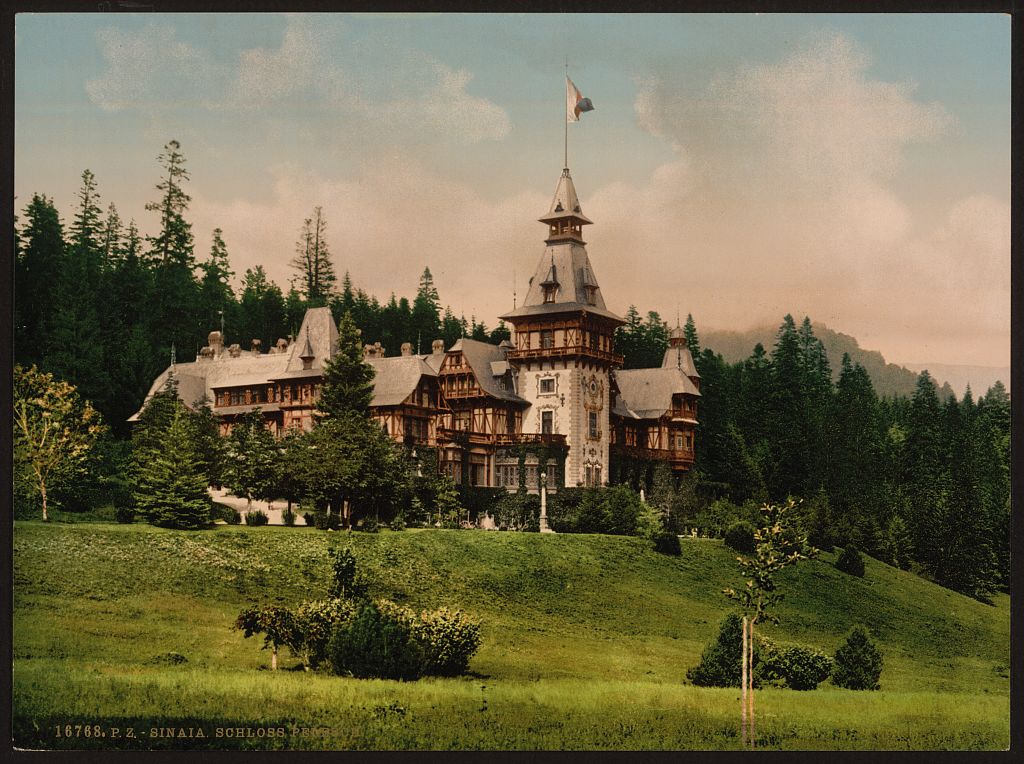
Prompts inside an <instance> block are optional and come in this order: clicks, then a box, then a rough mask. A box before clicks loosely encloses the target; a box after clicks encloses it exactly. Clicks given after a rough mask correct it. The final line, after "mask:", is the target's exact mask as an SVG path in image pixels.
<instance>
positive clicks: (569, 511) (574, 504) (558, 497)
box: [499, 488, 594, 533]
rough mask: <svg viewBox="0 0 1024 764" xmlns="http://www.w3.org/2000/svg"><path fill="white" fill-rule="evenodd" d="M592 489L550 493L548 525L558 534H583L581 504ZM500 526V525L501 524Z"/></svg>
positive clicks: (570, 489) (561, 489)
mask: <svg viewBox="0 0 1024 764" xmlns="http://www.w3.org/2000/svg"><path fill="white" fill-rule="evenodd" d="M593 490H594V489H592V488H559V489H558V492H557V493H550V492H549V493H548V525H550V526H551V529H552V530H554V531H556V532H558V533H581V532H582V531H580V529H579V527H580V503H581V502H582V501H583V497H584V496H585V495H586V492H587V491H593ZM499 524H500V523H499Z"/></svg>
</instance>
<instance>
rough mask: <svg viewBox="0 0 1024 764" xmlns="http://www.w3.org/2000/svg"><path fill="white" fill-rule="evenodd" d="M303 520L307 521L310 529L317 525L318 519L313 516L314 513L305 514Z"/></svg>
mask: <svg viewBox="0 0 1024 764" xmlns="http://www.w3.org/2000/svg"><path fill="white" fill-rule="evenodd" d="M302 519H303V520H305V521H306V525H308V526H309V527H310V528H312V527H313V526H314V525H316V517H315V516H314V515H313V513H312V512H303V513H302Z"/></svg>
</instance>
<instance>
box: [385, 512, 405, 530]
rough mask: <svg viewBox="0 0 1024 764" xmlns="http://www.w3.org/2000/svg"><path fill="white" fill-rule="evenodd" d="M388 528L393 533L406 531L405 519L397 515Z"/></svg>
mask: <svg viewBox="0 0 1024 764" xmlns="http://www.w3.org/2000/svg"><path fill="white" fill-rule="evenodd" d="M388 527H389V528H390V529H391V530H393V531H404V530H405V518H404V517H402V516H401V515H395V516H394V517H393V518H391V522H390V523H388Z"/></svg>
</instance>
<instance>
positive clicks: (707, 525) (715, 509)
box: [693, 499, 761, 538]
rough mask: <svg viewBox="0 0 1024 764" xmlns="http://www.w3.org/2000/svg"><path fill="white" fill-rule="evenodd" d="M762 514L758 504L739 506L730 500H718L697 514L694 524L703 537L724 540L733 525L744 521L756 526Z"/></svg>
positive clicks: (749, 503)
mask: <svg viewBox="0 0 1024 764" xmlns="http://www.w3.org/2000/svg"><path fill="white" fill-rule="evenodd" d="M760 514H761V513H760V511H759V510H758V507H757V504H756V502H752V501H748V502H745V503H744V504H743V505H737V504H733V503H732V502H731V501H729V500H728V499H716V500H715V501H713V502H712V503H711V504H709V505H708V506H706V507H704V508H702V509H701V510H700V511H699V512H697V514H696V516H695V517H694V520H693V522H694V525H696V526H697V528H698V529H699V530H700V533H701V534H702V535H705V536H711V537H713V538H722V537H723V536H725V534H726V531H728V530H729V527H730V526H731V525H732V524H733V523H735V522H738V521H744V522H748V523H750V524H751V525H755V524H756V523H757V522H758V521H759V520H760Z"/></svg>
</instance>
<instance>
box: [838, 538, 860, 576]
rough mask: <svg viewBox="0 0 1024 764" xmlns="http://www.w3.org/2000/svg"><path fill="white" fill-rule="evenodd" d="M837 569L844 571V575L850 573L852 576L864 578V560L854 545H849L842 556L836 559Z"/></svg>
mask: <svg viewBox="0 0 1024 764" xmlns="http://www.w3.org/2000/svg"><path fill="white" fill-rule="evenodd" d="M836 568H838V569H839V570H841V571H843V573H849V574H850V575H851V576H859V577H860V578H863V577H864V558H863V557H861V556H860V552H858V551H857V547H855V546H854V545H853V544H847V545H846V548H845V549H843V551H842V554H840V555H839V557H838V558H836Z"/></svg>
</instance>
